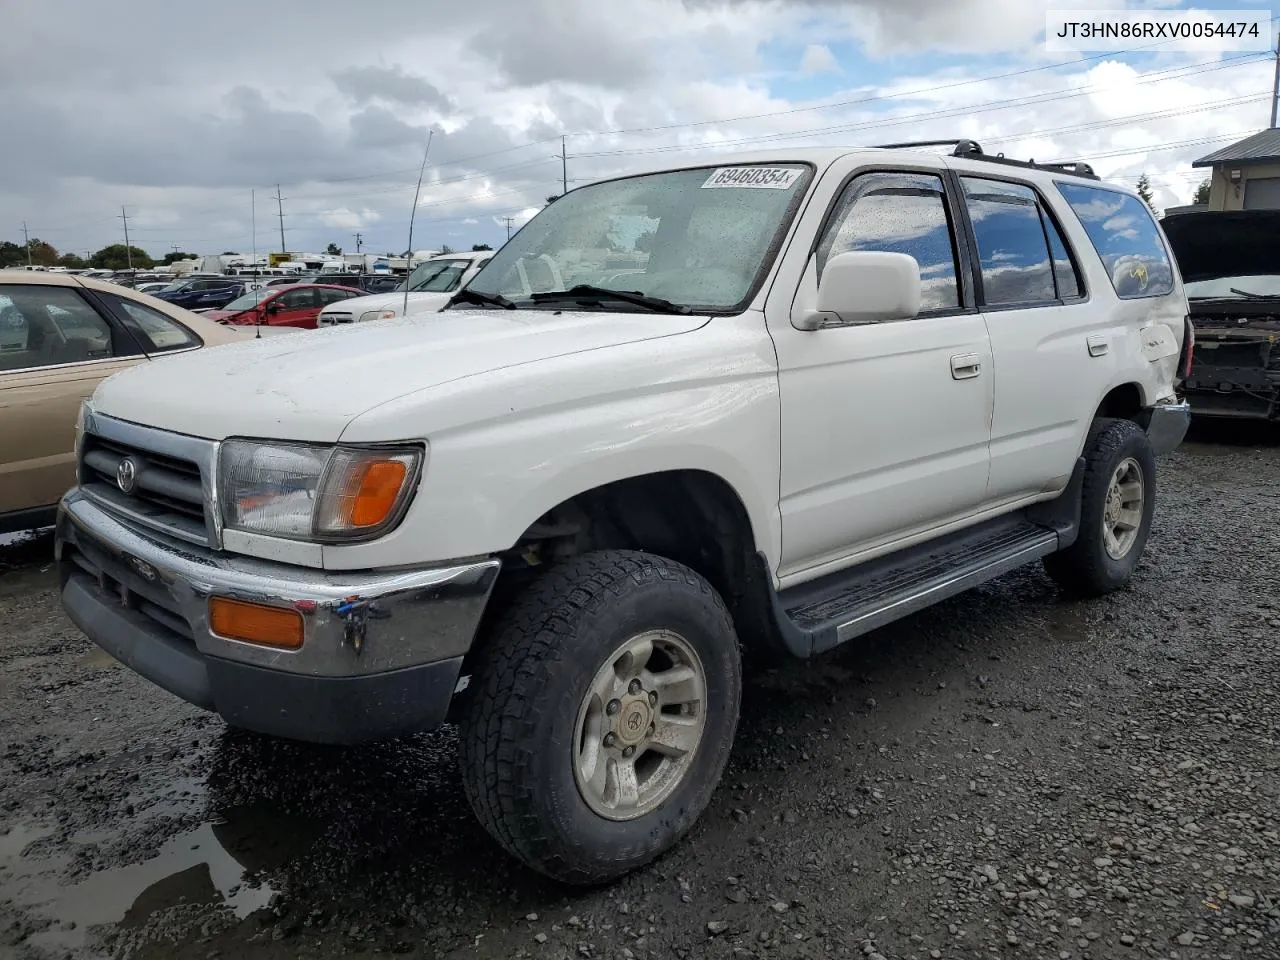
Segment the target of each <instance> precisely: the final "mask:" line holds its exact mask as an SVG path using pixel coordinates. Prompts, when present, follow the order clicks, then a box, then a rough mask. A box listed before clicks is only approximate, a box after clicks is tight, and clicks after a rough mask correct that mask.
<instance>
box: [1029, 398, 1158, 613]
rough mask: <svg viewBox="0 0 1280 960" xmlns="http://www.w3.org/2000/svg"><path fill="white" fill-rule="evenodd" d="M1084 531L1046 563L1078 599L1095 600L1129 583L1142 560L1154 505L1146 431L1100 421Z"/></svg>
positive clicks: (1088, 452)
mask: <svg viewBox="0 0 1280 960" xmlns="http://www.w3.org/2000/svg"><path fill="white" fill-rule="evenodd" d="M1084 457H1085V471H1084V482H1083V484H1082V486H1081V502H1080V531H1079V534H1078V536H1077V537H1076V541H1075V543H1073V544H1072V545H1071V546H1070V547H1068V548H1067V549H1066V550H1063V551H1061V552H1059V553H1054V554H1050V555H1049V556H1047V557H1045V559H1044V567H1045V570H1046V572H1048V574H1049V576H1050V577H1052V578H1053V579H1054V581H1056V582H1057V583H1058V585H1059V586H1061V587H1062V588H1063V589H1064V590H1066V591H1068V592H1069V593H1072V594H1075V595H1077V596H1084V597H1096V596H1102V595H1103V594H1107V593H1111V592H1112V591H1114V590H1118V589H1120V588H1121V587H1123V586H1124V585H1125V584H1127V583H1128V582H1129V579H1130V578H1131V577H1132V576H1133V571H1134V570H1135V569H1136V568H1137V566H1138V561H1139V559H1141V557H1142V551H1143V548H1144V547H1145V546H1146V543H1147V537H1148V535H1149V534H1150V532H1151V519H1152V517H1153V516H1154V513H1155V502H1156V461H1155V455H1154V454H1153V453H1152V451H1151V443H1150V441H1149V440H1148V439H1147V435H1146V433H1144V432H1143V430H1142V428H1141V427H1139V426H1138V425H1137V424H1136V423H1134V422H1132V421H1131V420H1100V421H1098V422H1097V424H1096V425H1095V427H1094V429H1093V430H1092V431H1091V432H1090V435H1089V441H1088V443H1087V445H1086V448H1085V453H1084Z"/></svg>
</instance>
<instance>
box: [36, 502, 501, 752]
mask: <svg viewBox="0 0 1280 960" xmlns="http://www.w3.org/2000/svg"><path fill="white" fill-rule="evenodd" d="M55 551H56V557H57V561H58V567H59V571H60V576H61V583H62V593H63V604H64V606H65V607H66V609H67V612H68V614H69V615H70V616H71V619H72V620H73V621H74V622H75V623H76V625H77V626H79V627H80V629H82V630H83V631H84V632H85V633H86V634H87V635H88V636H89V638H90V639H91V640H93V641H94V642H96V643H98V644H99V645H100V646H102V647H103V648H104V649H106V650H107V651H108V652H110V653H112V655H114V656H116V657H117V659H120V660H122V661H123V662H124V663H126V665H128V666H131V667H133V668H134V669H135V670H136V671H137V672H139V673H141V674H142V675H144V676H146V677H148V679H151V680H152V681H153V682H156V683H157V684H159V685H160V686H162V687H165V688H166V689H168V690H170V691H171V692H173V693H176V694H177V695H178V696H181V697H183V698H184V699H186V700H188V701H190V702H192V703H195V704H197V705H198V706H201V707H204V708H206V709H212V710H216V711H217V712H218V713H220V714H222V715H223V716H224V717H226V718H227V719H228V720H229V721H230V722H232V723H235V724H236V725H238V726H242V727H247V728H249V729H257V730H261V731H262V732H265V733H275V734H278V735H281V736H289V737H294V738H297V739H304V740H320V741H324V742H334V741H337V742H349V741H352V740H363V739H372V738H374V737H377V736H383V735H398V734H399V733H406V732H412V729H410V728H412V727H414V726H415V725H419V726H417V728H418V729H422V728H424V727H423V726H420V725H422V724H429V725H434V724H435V723H438V722H439V721H440V720H443V718H444V714H445V712H446V710H447V707H448V701H449V699H450V697H451V696H452V694H453V688H454V685H455V684H456V682H457V676H458V671H459V669H460V666H461V661H462V657H463V655H464V654H465V653H466V652H467V651H468V650H469V649H470V647H471V643H472V640H473V639H474V636H475V632H476V628H477V625H478V624H479V622H480V617H481V615H482V614H483V612H484V608H485V604H486V602H487V601H488V597H489V593H490V591H491V590H492V588H493V584H494V582H495V581H496V579H497V574H498V569H499V567H500V562H499V561H498V560H493V559H485V560H477V561H475V562H469V563H463V564H458V565H454V566H449V567H440V568H431V569H423V570H403V571H394V572H380V573H356V574H329V573H325V572H323V571H319V570H309V569H306V568H301V567H294V566H287V565H284V564H278V563H270V562H266V561H261V560H255V559H251V558H247V557H238V556H233V555H229V554H226V553H220V552H214V551H210V550H205V549H202V548H198V547H194V546H192V545H190V544H185V543H181V544H180V543H177V542H176V541H168V540H165V539H163V538H162V537H160V536H159V535H157V534H154V533H142V532H140V531H138V530H136V529H135V528H133V527H130V526H127V525H125V524H124V523H122V522H121V521H119V520H117V519H115V518H114V517H113V516H111V515H110V514H108V513H107V512H105V511H104V510H103V509H102V508H100V507H99V506H97V505H96V504H94V503H93V502H91V501H90V500H88V499H87V498H85V497H84V496H83V495H82V494H80V493H78V492H77V491H74V490H73V491H72V492H71V493H69V494H68V495H67V496H66V497H65V498H64V499H63V502H62V504H61V505H60V507H59V510H58V520H57V540H56V547H55ZM212 596H223V597H232V598H235V599H239V600H247V601H251V602H254V603H264V604H268V605H271V606H278V607H282V608H287V609H292V610H297V611H299V612H300V613H301V614H302V617H303V623H304V641H303V644H302V647H301V648H300V649H299V650H297V651H282V650H274V649H269V648H265V647H259V646H255V645H253V644H248V643H243V642H240V641H236V640H229V639H227V638H225V637H221V636H218V635H217V634H215V633H214V632H212V631H211V630H210V628H209V615H208V602H209V598H210V597H212ZM361 682H363V683H361ZM362 690H363V691H365V692H362ZM337 691H341V692H340V693H338V692H337ZM424 698H426V699H430V700H431V701H432V702H430V703H423V702H419V703H414V702H411V701H415V700H417V701H421V700H423V699H424ZM290 704H292V706H290ZM383 708H385V713H386V714H387V715H386V716H380V715H379V711H380V710H383ZM334 711H348V712H352V713H350V714H349V715H348V716H346V717H330V716H329V714H330V713H332V712H334ZM282 714H285V716H282ZM304 719H305V720H306V722H305V723H300V722H299V721H301V720H304ZM317 726H318V727H321V728H323V729H321V730H319V732H317V730H316V729H315V728H316V727H317Z"/></svg>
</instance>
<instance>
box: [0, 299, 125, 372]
mask: <svg viewBox="0 0 1280 960" xmlns="http://www.w3.org/2000/svg"><path fill="white" fill-rule="evenodd" d="M3 290H4V293H3V294H0V372H4V371H12V370H26V369H32V368H38V367H56V366H62V365H65V364H69V363H85V362H88V361H90V360H106V359H109V358H111V357H123V356H136V355H137V353H138V350H137V349H136V347H135V346H134V344H132V343H130V342H128V338H127V337H123V336H121V337H117V336H116V335H115V331H113V330H112V328H111V325H110V324H109V323H108V322H107V321H106V319H104V318H103V317H102V316H101V315H99V313H98V311H96V310H94V309H93V307H91V306H90V305H89V304H88V303H87V302H85V300H84V299H83V298H82V297H81V296H80V295H79V294H78V293H76V292H75V291H74V290H68V289H66V288H64V287H55V286H45V285H31V286H26V285H21V284H13V285H8V284H6V285H5V286H4V287H3Z"/></svg>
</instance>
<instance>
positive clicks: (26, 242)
mask: <svg viewBox="0 0 1280 960" xmlns="http://www.w3.org/2000/svg"><path fill="white" fill-rule="evenodd" d="M22 245H23V246H24V247H26V248H27V266H28V267H29V266H31V237H29V236H28V235H27V221H25V220H23V221H22Z"/></svg>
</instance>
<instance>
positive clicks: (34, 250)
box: [0, 237, 197, 270]
mask: <svg viewBox="0 0 1280 960" xmlns="http://www.w3.org/2000/svg"><path fill="white" fill-rule="evenodd" d="M196 256H197V254H194V253H184V252H182V251H180V250H174V251H172V252H171V253H166V254H165V255H164V256H163V257H161V258H160V259H159V260H156V259H154V258H153V257H151V255H150V254H148V253H147V252H146V251H145V250H143V249H142V248H141V247H135V246H132V245H130V247H129V248H128V250H126V249H125V246H124V244H123V243H112V244H109V245H107V246H105V247H103V248H102V249H101V250H99V251H98V252H97V253H93V254H90V255H89V256H88V258H85V257H82V256H80V255H79V254H76V253H59V252H58V249H57V248H56V247H55V246H54V245H53V244H51V243H46V242H45V241H43V240H40V239H37V238H36V237H32V238H31V242H30V243H14V242H12V241H10V240H0V270H2V269H5V268H6V267H25V266H26V265H27V264H31V265H32V266H36V267H66V268H67V269H68V270H84V269H86V268H88V267H95V268H97V269H99V270H124V269H125V268H126V267H128V266H129V265H130V263H132V264H133V266H134V267H139V268H142V269H144V270H146V269H150V268H151V267H154V266H155V265H156V264H166V265H167V264H170V263H173V262H174V261H175V260H190V259H192V258H193V257H196Z"/></svg>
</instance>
